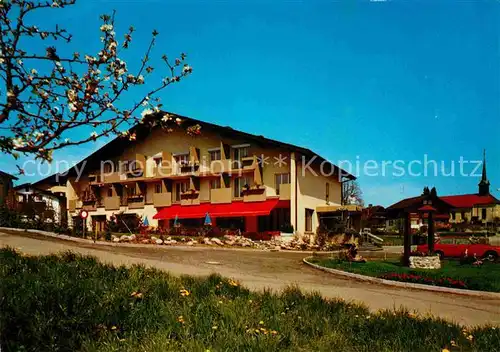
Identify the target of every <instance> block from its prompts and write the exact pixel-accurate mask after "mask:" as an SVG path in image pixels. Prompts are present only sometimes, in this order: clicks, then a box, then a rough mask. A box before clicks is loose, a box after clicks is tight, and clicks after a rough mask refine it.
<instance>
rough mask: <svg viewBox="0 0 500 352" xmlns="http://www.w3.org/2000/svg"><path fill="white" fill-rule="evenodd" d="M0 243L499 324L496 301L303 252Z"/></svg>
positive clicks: (10, 238) (10, 237)
mask: <svg viewBox="0 0 500 352" xmlns="http://www.w3.org/2000/svg"><path fill="white" fill-rule="evenodd" d="M0 246H2V247H3V246H11V247H15V248H18V249H19V250H21V251H23V252H25V253H27V254H49V253H56V252H59V251H65V250H72V251H74V252H77V253H81V254H89V255H93V256H96V257H97V258H99V259H100V260H101V261H104V262H109V263H113V264H115V265H131V264H144V265H146V266H152V267H156V268H159V269H163V270H167V271H169V272H171V273H173V274H177V275H181V274H188V275H208V274H211V273H219V274H221V275H223V276H228V277H232V278H234V279H237V280H240V281H241V282H242V284H243V285H245V286H247V287H249V288H251V289H255V290H261V289H264V288H271V289H274V290H279V289H282V288H284V287H286V286H288V285H292V284H295V285H298V286H299V287H300V288H301V289H302V290H304V291H318V292H320V293H321V294H322V295H323V296H325V297H327V298H330V297H341V298H343V299H345V300H354V301H358V302H363V303H364V304H365V305H367V306H368V307H369V308H370V309H372V310H377V309H383V308H388V309H392V308H399V307H402V306H403V307H406V308H407V309H409V310H411V311H413V310H415V311H418V312H419V313H421V314H427V313H431V314H433V315H436V316H440V317H443V318H446V319H449V320H453V321H456V322H459V323H461V324H466V325H478V324H486V323H490V324H495V325H500V300H498V299H485V298H476V297H467V296H459V295H452V294H443V293H434V292H427V291H419V290H406V289H399V288H394V287H388V286H384V285H378V284H370V283H365V282H359V281H355V280H348V279H344V278H341V277H336V276H334V275H331V274H325V273H324V272H320V271H318V270H316V269H313V268H310V267H308V266H306V265H305V264H303V263H302V258H303V257H304V256H306V255H304V254H302V253H288V252H264V251H257V250H255V251H243V250H227V249H217V248H196V247H164V246H162V247H159V248H127V247H109V246H99V245H94V244H83V243H75V242H70V241H64V240H59V239H51V238H47V237H41V236H37V235H34V234H25V233H19V234H15V233H3V232H0Z"/></svg>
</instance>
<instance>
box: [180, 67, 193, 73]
mask: <svg viewBox="0 0 500 352" xmlns="http://www.w3.org/2000/svg"><path fill="white" fill-rule="evenodd" d="M191 71H193V68H192V67H191V66H189V65H184V67H183V68H182V72H183V73H190V72H191Z"/></svg>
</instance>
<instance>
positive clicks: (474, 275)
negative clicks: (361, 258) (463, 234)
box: [311, 258, 500, 292]
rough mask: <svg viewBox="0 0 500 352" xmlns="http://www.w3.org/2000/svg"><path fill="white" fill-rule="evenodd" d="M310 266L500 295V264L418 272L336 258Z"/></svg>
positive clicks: (389, 263)
mask: <svg viewBox="0 0 500 352" xmlns="http://www.w3.org/2000/svg"><path fill="white" fill-rule="evenodd" d="M311 262H313V263H315V264H318V265H322V266H325V267H327V268H332V269H339V270H344V271H348V272H352V273H356V274H362V275H368V276H374V277H380V276H382V275H385V274H391V273H397V274H415V275H419V276H422V277H428V278H431V279H435V280H439V279H441V278H451V279H453V280H458V281H463V282H464V283H465V285H466V286H467V289H470V290H480V291H493V292H500V280H499V277H500V264H499V263H489V262H485V263H484V264H483V265H482V266H481V267H476V266H473V265H470V264H469V265H461V264H460V263H459V262H458V261H453V260H444V261H442V262H441V264H442V268H441V269H439V270H418V269H410V268H408V267H405V266H402V265H401V263H400V260H399V259H387V260H386V261H382V260H373V261H368V262H367V263H351V262H346V261H340V260H338V259H337V258H322V259H320V258H313V259H311Z"/></svg>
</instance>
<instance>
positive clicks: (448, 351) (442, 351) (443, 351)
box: [441, 348, 450, 352]
mask: <svg viewBox="0 0 500 352" xmlns="http://www.w3.org/2000/svg"><path fill="white" fill-rule="evenodd" d="M441 352H450V350H449V349H447V348H443V349H442V350H441Z"/></svg>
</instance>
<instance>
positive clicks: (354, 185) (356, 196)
mask: <svg viewBox="0 0 500 352" xmlns="http://www.w3.org/2000/svg"><path fill="white" fill-rule="evenodd" d="M342 204H344V205H348V204H356V205H361V206H363V204H364V201H363V192H362V191H361V188H360V187H359V183H358V181H348V182H344V183H343V184H342Z"/></svg>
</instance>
